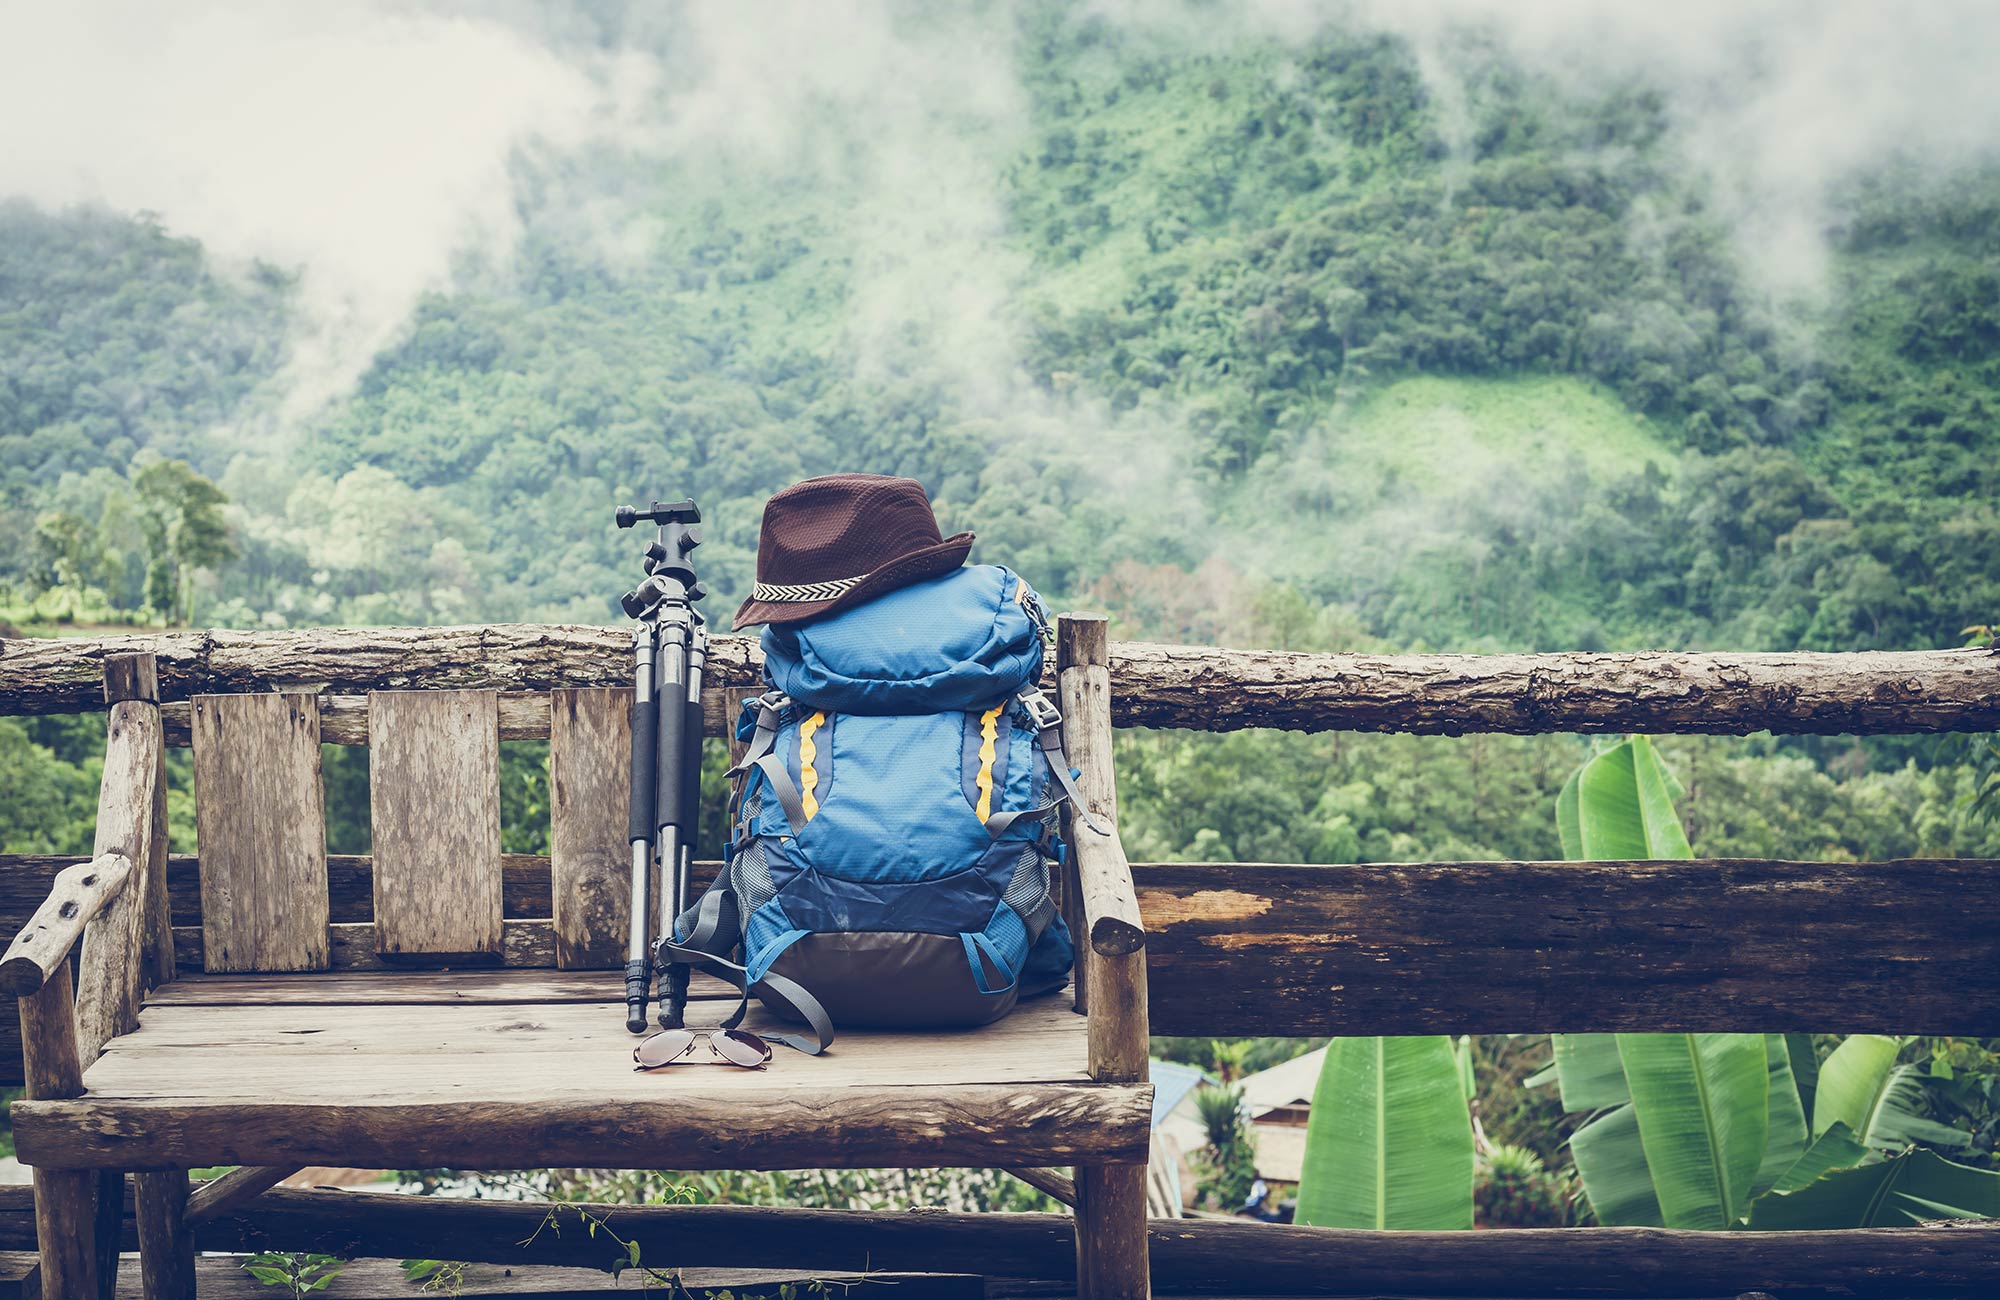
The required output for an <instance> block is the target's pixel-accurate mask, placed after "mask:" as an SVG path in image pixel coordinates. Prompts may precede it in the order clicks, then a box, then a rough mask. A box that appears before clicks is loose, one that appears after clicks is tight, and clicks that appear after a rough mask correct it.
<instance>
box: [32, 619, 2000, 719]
mask: <svg viewBox="0 0 2000 1300" xmlns="http://www.w3.org/2000/svg"><path fill="white" fill-rule="evenodd" d="M629 649H630V639H629V637H628V636H627V634H626V633H624V632H623V631H620V630H618V629H616V628H602V627H579V626H558V625H546V626H545V625H539V624H497V625H492V626H475V627H440V628H427V627H414V628H413V627H395V628H308V629H300V630H296V631H286V632H233V631H226V630H218V631H208V632H163V633H154V634H141V635H136V636H114V637H75V638H61V639H51V640H14V641H4V642H0V715H11V714H38V713H65V712H70V713H74V712H84V711H88V710H91V709H94V708H97V707H100V704H99V698H98V682H99V680H100V677H101V672H102V665H103V663H104V661H105V660H106V659H107V658H108V657H112V656H117V655H123V654H132V653H142V652H143V653H150V654H153V655H155V656H156V657H157V659H158V662H159V668H160V690H161V698H162V699H163V700H166V701H169V702H171V701H180V700H185V699H187V698H189V697H190V696H194V695H199V694H203V693H207V692H230V691H265V690H310V691H314V692H318V693H320V694H324V695H333V696H359V695H363V694H365V693H366V692H368V691H371V690H396V689H409V688H417V687H454V688H458V687H474V688H482V689H492V690H498V691H501V692H542V691H548V690H551V689H554V688H557V687H570V686H623V685H626V684H628V681H629V674H630V656H629ZM1108 669H1109V672H1110V678H1111V688H1112V693H1113V699H1112V720H1113V721H1114V722H1116V723H1117V724H1118V725H1120V726H1135V727H1187V728H1195V729H1199V730H1205V731H1233V730H1238V729H1241V728H1244V727H1277V728H1285V729H1290V730H1299V731H1411V732H1424V733H1439V734H1447V735H1449V734H1457V733H1461V732H1472V731H1494V732H1512V733H1518V734H1533V733H1540V732H1585V733H1606V732H1621V731H1645V732H1654V733H1672V732H1707V733H1718V734H1742V733H1746V732H1752V731H1775V732H1791V733H1810V734H1822V735H1838V734H1853V735H1861V734H1914V733H1924V732H1939V731H1991V730H1996V729H2000V691H1996V690H1995V689H1994V685H1993V683H1994V679H1995V675H1996V673H2000V651H1994V650H1978V649H1964V650H1903V651H1888V650H1881V651H1875V650H1871V651H1860V652H1855V653H1845V654H1812V653H1803V652H1798V653H1779V654H1720V653H1699V652H1691V651H1647V652H1630V653H1601V654H1569V653H1554V654H1504V655H1446V654H1403V655H1373V654H1296V653H1287V652H1281V651H1267V650H1225V649H1216V648H1212V647H1200V646H1163V645H1150V644H1145V643H1141V642H1119V643H1114V644H1113V645H1112V646H1111V647H1110V652H1109V663H1108ZM707 671H708V680H709V682H710V684H711V685H714V686H717V687H724V688H728V689H732V690H733V689H740V688H744V687H754V686H756V685H758V684H759V683H760V682H761V661H760V658H759V655H758V652H757V643H756V642H755V641H753V640H751V639H749V638H745V637H731V636H718V637H714V638H712V639H711V640H710V649H709V659H708V669H707ZM504 717H505V709H504V706H503V719H504ZM505 725H506V724H505V722H504V721H503V726H505ZM535 725H537V724H535V723H533V722H532V721H531V722H530V723H529V726H530V728H532V727H533V726H535ZM538 725H539V726H540V728H541V730H540V733H539V734H546V731H547V723H546V720H543V721H542V722H540V723H539V724H538Z"/></svg>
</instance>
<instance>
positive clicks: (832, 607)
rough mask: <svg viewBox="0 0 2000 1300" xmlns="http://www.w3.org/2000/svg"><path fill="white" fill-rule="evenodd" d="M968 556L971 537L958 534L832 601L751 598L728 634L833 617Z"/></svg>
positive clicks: (893, 564)
mask: <svg viewBox="0 0 2000 1300" xmlns="http://www.w3.org/2000/svg"><path fill="white" fill-rule="evenodd" d="M971 553H972V534H971V533H959V534H957V535H956V536H954V537H947V538H945V539H944V540H943V541H941V542H939V543H938V544H937V545H935V546H926V547H924V548H923V549H922V550H920V551H911V552H910V553H909V554H907V555H899V556H897V557H896V558H895V559H893V560H891V561H889V562H888V563H887V564H885V565H883V566H882V567H881V568H879V569H876V570H875V571H874V572H872V573H870V574H868V575H867V576H866V577H864V578H862V579H861V581H859V582H857V583H855V584H854V585H853V586H852V587H849V588H848V589H847V590H846V591H843V592H841V593H840V594H839V595H838V596H835V597H834V598H833V599H831V600H758V599H756V598H755V597H754V596H753V597H752V598H750V599H749V600H746V601H744V602H743V604H742V606H741V607H739V608H738V609H737V611H736V619H735V621H734V622H733V623H731V624H730V625H729V630H730V631H732V632H740V631H742V630H743V629H744V628H746V627H752V626H755V625H756V624H759V623H764V624H771V623H803V622H805V621H806V620H807V619H809V618H819V617H820V616H822V615H825V614H832V613H836V612H838V611H840V610H843V609H847V608H849V607H851V606H854V605H859V604H861V603H862V602H863V601H866V600H872V599H873V598H875V597H876V596H879V595H881V594H883V593H884V592H889V591H894V590H896V589H897V588H898V587H907V586H909V585H910V584H911V583H913V582H921V581H923V580H924V579H925V578H935V577H937V576H938V575H939V574H941V573H950V572H951V571H952V570H953V569H956V568H957V567H958V566H959V565H961V564H964V563H965V557H966V556H967V555H970V554H971Z"/></svg>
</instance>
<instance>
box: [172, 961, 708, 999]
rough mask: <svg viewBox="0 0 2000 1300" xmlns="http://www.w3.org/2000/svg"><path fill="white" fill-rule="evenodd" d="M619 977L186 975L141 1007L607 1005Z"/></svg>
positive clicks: (518, 973)
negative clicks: (585, 1003) (605, 1003)
mask: <svg viewBox="0 0 2000 1300" xmlns="http://www.w3.org/2000/svg"><path fill="white" fill-rule="evenodd" d="M624 992H625V986H624V982H623V980H622V979H621V978H619V977H617V976H615V975H612V974H611V973H609V972H605V971H559V970H489V969H486V968H483V967H481V968H476V969H472V970H465V971H411V970H402V969H398V970H393V971H380V972H374V971H370V972H366V973H348V972H340V971H327V972H317V973H314V974H309V975H306V974H301V975H189V976H184V977H182V978H181V979H178V980H176V981H174V982H173V983H172V984H170V985H167V986H166V987H164V988H159V989H156V990H154V991H153V993H152V995H151V996H150V997H148V998H147V999H146V1005H147V1006H148V1007H177V1006H187V1007H201V1006H209V1007H244V1006H306V1005H313V1004H319V1005H324V1006H369V1007H393V1006H477V1005H482V1004H486V1005H494V1004H509V1003H513V1004H529V1005H542V1004H546V1003H554V1002H613V1001H616V1000H617V999H618V998H620V997H622V996H624ZM689 994H690V996H692V997H695V998H703V999H706V998H723V997H728V998H734V997H735V996H736V991H735V990H734V989H733V988H731V987H730V986H729V985H727V984H725V983H723V982H722V981H721V980H719V979H716V978H715V977H714V976H711V975H702V974H699V973H698V974H696V976H695V977H694V980H693V982H692V983H691V984H690V985H689Z"/></svg>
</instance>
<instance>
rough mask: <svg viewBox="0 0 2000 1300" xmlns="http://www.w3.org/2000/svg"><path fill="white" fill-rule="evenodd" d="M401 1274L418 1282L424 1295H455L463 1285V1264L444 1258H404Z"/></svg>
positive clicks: (409, 1279)
mask: <svg viewBox="0 0 2000 1300" xmlns="http://www.w3.org/2000/svg"><path fill="white" fill-rule="evenodd" d="M402 1268H403V1276H404V1278H405V1279H407V1280H408V1281H411V1282H416V1283H420V1284H421V1285H422V1288H423V1291H424V1294H426V1295H445V1296H456V1295H457V1294H458V1293H459V1292H460V1291H461V1290H462V1289H464V1286H465V1268H466V1266H465V1264H463V1263H462V1262H459V1261H456V1260H446V1259H406V1260H404V1261H403V1263H402Z"/></svg>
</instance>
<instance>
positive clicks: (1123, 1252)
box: [1076, 1164, 1153, 1300]
mask: <svg viewBox="0 0 2000 1300" xmlns="http://www.w3.org/2000/svg"><path fill="white" fill-rule="evenodd" d="M1148 1253H1149V1252H1148V1249H1147V1239H1146V1166H1145V1165H1144V1164H1125V1165H1098V1166H1086V1167H1083V1168H1079V1169H1078V1170H1077V1171H1076V1277H1077V1300H1146V1297H1148V1296H1150V1295H1152V1293H1153V1291H1152V1274H1151V1270H1150V1267H1149V1259H1148Z"/></svg>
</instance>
